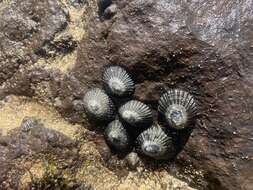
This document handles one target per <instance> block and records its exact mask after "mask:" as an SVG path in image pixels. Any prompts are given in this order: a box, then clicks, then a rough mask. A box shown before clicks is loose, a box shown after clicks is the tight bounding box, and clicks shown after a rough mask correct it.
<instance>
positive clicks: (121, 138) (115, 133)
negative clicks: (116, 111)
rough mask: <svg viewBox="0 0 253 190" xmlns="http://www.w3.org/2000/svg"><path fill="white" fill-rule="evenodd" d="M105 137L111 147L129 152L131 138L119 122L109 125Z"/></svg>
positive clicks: (115, 121)
mask: <svg viewBox="0 0 253 190" xmlns="http://www.w3.org/2000/svg"><path fill="white" fill-rule="evenodd" d="M104 136H105V139H106V142H107V143H108V144H109V146H111V147H113V148H115V149H116V150H118V151H124V150H127V149H128V148H129V146H130V137H129V135H128V133H127V130H126V129H125V128H124V126H123V125H122V123H121V122H120V121H119V120H114V121H112V122H111V123H109V125H108V126H107V128H106V129H105V133H104Z"/></svg>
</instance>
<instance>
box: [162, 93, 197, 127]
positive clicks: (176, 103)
mask: <svg viewBox="0 0 253 190" xmlns="http://www.w3.org/2000/svg"><path fill="white" fill-rule="evenodd" d="M158 110H159V112H160V113H161V114H162V115H163V116H164V117H165V119H166V121H167V123H168V124H169V126H171V127H172V128H175V129H184V128H186V127H188V126H189V124H191V123H192V122H193V121H194V120H195V116H196V113H197V106H196V103H195V100H194V98H193V96H192V95H190V94H189V93H188V92H186V91H183V90H178V89H174V90H169V91H167V92H166V93H165V94H163V95H162V96H161V98H160V100H159V107H158Z"/></svg>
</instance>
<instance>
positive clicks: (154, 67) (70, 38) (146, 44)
mask: <svg viewBox="0 0 253 190" xmlns="http://www.w3.org/2000/svg"><path fill="white" fill-rule="evenodd" d="M113 3H114V4H115V5H117V14H116V15H114V16H113V17H112V18H111V19H110V20H103V19H101V18H99V16H98V9H97V7H96V1H95V0H90V1H72V0H71V1H67V0H66V1H65V0H61V1H60V0H59V1H57V0H43V1H33V0H25V1H22V3H21V1H18V0H13V1H10V2H5V1H4V2H2V1H0V5H1V8H0V18H1V19H0V29H1V30H0V38H1V40H0V45H1V46H0V47H1V51H0V99H4V98H5V97H6V96H8V95H10V94H15V95H25V96H29V97H32V98H33V99H34V100H36V101H39V102H43V103H44V104H47V105H50V106H53V107H55V108H56V110H58V111H59V112H60V113H61V114H62V115H63V116H64V117H65V118H66V119H68V120H69V121H71V122H73V123H79V124H82V125H83V126H84V127H85V128H88V129H92V130H95V131H96V133H97V134H94V132H90V133H82V132H81V131H80V132H79V137H80V139H79V138H78V139H77V140H78V141H81V143H79V144H78V146H76V145H74V147H72V148H73V150H74V149H76V148H77V147H79V148H78V153H79V154H80V155H81V156H80V157H79V159H78V161H80V163H79V164H77V165H76V167H74V170H75V171H74V172H72V173H71V172H70V173H71V174H72V175H75V179H78V180H79V181H88V182H89V183H91V184H92V185H94V186H95V188H97V189H103V188H104V184H106V185H107V186H106V189H115V188H118V186H120V187H119V189H129V188H134V189H175V188H178V187H181V188H183V189H188V188H189V187H186V185H185V184H181V183H180V185H179V186H177V185H175V184H176V182H175V181H174V180H171V176H170V175H169V173H173V174H176V175H178V176H180V177H181V176H182V178H184V179H185V178H186V179H188V180H189V182H191V183H192V184H193V185H194V186H198V187H199V188H200V189H225V190H226V189H229V190H233V189H245V190H248V189H252V186H253V184H252V181H253V178H252V176H253V175H252V174H253V173H252V170H250V168H252V167H253V149H252V147H253V128H252V124H253V119H252V118H253V117H252V116H253V113H252V112H253V102H252V97H253V89H252V86H253V78H252V76H253V63H252V60H253V59H252V58H253V54H252V50H253V39H252V35H251V34H252V29H253V24H252V23H253V9H252V6H253V3H252V2H251V1H247V0H242V1H237V0H230V1H228V0H222V1H219V2H217V1H215V0H208V1H206V0H203V1H202V0H199V1H184V0H183V1H172V0H156V1H155V0H146V1H143V0H130V1H127V0H114V1H113ZM34 5H37V6H34ZM27 10H29V11H27ZM41 15H43V16H41ZM41 17H43V18H44V19H40V18H41ZM69 17H70V18H69ZM13 20H14V21H13ZM10 21H12V22H13V23H15V24H13V25H12V24H10V23H11V22H10ZM6 23H8V24H6ZM66 25H67V26H66ZM81 39H82V40H81ZM107 64H121V65H123V66H125V67H126V68H127V69H128V70H129V71H130V72H131V74H132V75H133V76H134V80H135V81H136V82H137V88H136V89H137V90H136V93H135V98H136V99H139V100H142V101H144V102H145V103H147V104H149V105H150V106H151V107H152V108H153V110H156V109H157V100H158V98H159V97H160V95H161V94H162V93H163V92H164V91H165V90H166V89H168V88H173V87H178V88H183V89H185V90H188V91H190V92H191V93H192V94H193V95H195V96H196V98H197V100H198V103H199V115H198V120H197V125H196V128H195V129H194V130H193V133H192V134H191V136H190V138H189V140H188V141H187V139H188V136H187V135H188V134H186V139H185V138H182V139H181V141H182V147H181V148H183V151H182V152H181V153H180V154H179V155H178V157H177V159H176V161H175V163H176V164H174V163H173V164H170V163H154V162H153V161H145V159H141V160H142V164H143V165H142V167H141V169H140V167H137V172H130V173H129V171H128V170H127V169H126V166H127V163H125V161H124V160H122V159H119V158H117V156H114V155H111V154H110V151H108V147H107V146H106V145H105V142H104V141H103V140H102V138H101V135H99V132H98V131H99V130H97V128H98V126H95V125H92V123H89V122H88V121H87V119H86V117H85V115H84V114H83V106H82V101H81V100H82V97H83V94H84V93H85V91H86V90H87V89H88V88H90V87H92V86H100V85H101V78H100V76H101V74H100V73H101V70H102V68H103V67H104V66H105V65H107ZM1 84H2V85H1ZM13 105H14V106H15V104H13ZM14 115H15V114H14ZM28 116H30V115H28ZM0 119H1V118H0ZM4 121H5V120H4ZM5 122H6V121H5ZM52 126H53V125H52ZM48 127H50V125H49V126H48ZM71 127H72V126H71V125H70V128H71ZM0 128H1V124H0ZM61 130H62V129H61ZM15 131H16V132H15ZM17 131H20V130H19V129H18V130H14V132H11V133H10V134H9V135H8V137H7V138H8V139H17V143H16V142H15V143H12V144H14V145H22V146H23V147H27V143H28V142H27V141H24V143H23V141H21V140H19V139H20V138H19V137H20V135H19V134H20V133H19V132H17ZM39 131H41V132H42V133H43V134H42V140H43V142H44V141H45V139H46V138H43V136H45V135H44V133H46V131H47V130H44V129H41V130H39ZM100 131H101V130H100ZM13 134H14V135H13ZM17 136H18V138H17ZM180 136H181V135H180ZM184 136H185V135H184V134H182V137H184ZM4 138H5V137H0V139H4ZM29 138H35V140H36V142H37V140H38V139H40V140H41V138H38V137H37V136H36V137H33V136H31V137H29ZM186 141H187V143H186V145H185V146H184V144H185V142H186ZM3 142H4V143H3V144H4V145H6V146H4V147H6V148H5V149H4V151H7V152H9V151H11V150H12V148H13V147H12V146H11V145H10V146H9V144H8V143H5V141H3ZM10 142H12V141H10ZM38 142H39V141H38ZM28 144H29V143H28ZM94 144H95V145H96V148H94ZM34 145H36V143H34ZM90 145H93V146H90ZM1 147H2V146H1ZM49 147H50V146H49ZM91 147H92V148H91ZM72 148H70V152H72V151H73V150H72ZM15 150H16V149H15ZM21 150H22V149H21ZM28 150H29V151H31V150H34V147H33V144H32V145H31V147H30V148H29V149H28ZM42 150H45V149H43V147H42ZM46 150H47V149H46ZM49 151H51V152H52V153H53V157H54V158H55V159H56V160H58V159H59V158H58V157H57V156H58V154H57V151H56V152H55V149H54V148H53V149H50V150H49ZM21 152H22V151H21ZM98 152H99V153H98ZM35 154H36V151H35ZM9 155H11V154H9ZM91 155H92V156H91ZM65 156H66V157H65ZM2 158H3V159H5V157H4V156H3V157H1V156H0V160H1V159H2ZM35 158H36V157H35ZM67 158H68V157H67V154H66V155H65V154H64V155H63V160H66V161H67V160H68V159H71V158H73V157H72V156H70V157H69V158H68V159H67ZM8 159H9V158H8ZM32 159H34V158H32ZM10 160H11V159H10ZM63 162H64V163H65V161H63ZM2 163H3V164H2V165H0V167H1V169H2V171H3V172H4V173H5V174H6V173H7V174H8V175H3V176H7V177H6V179H5V182H6V183H7V184H13V183H11V182H9V181H8V180H10V179H13V177H14V178H15V177H16V178H19V177H20V176H21V175H16V176H15V175H10V174H13V173H15V171H19V170H17V168H15V167H14V169H13V167H12V165H11V164H10V163H9V162H5V161H3V162H2ZM15 163H16V162H15ZM71 163H76V162H72V161H71ZM21 166H22V165H21ZM34 167H35V168H36V167H37V166H34ZM21 170H22V168H21ZM76 170H78V171H76ZM60 171H61V172H62V170H60ZM64 171H65V170H64ZM67 171H68V172H69V171H72V169H71V168H68V169H67ZM17 173H18V172H17ZM53 173H54V172H53ZM73 173H74V174H73ZM112 173H113V174H112ZM93 174H94V175H93ZM12 176H13V177H12ZM50 176H51V175H50ZM53 176H55V173H54V175H53ZM60 176H61V175H60ZM94 176H98V177H99V178H98V179H99V180H97V178H96V179H94ZM126 176H127V177H126ZM39 179H40V180H39V182H38V183H35V184H40V185H41V184H42V185H43V184H44V183H43V182H44V179H48V180H49V181H50V180H51V179H54V177H53V178H52V177H49V178H48V176H46V177H45V178H43V179H42V180H41V177H39ZM123 179H124V180H123ZM147 179H150V180H147ZM122 180H123V181H124V183H122ZM14 181H16V180H14ZM17 181H18V180H17ZM21 181H22V180H21ZM111 181H113V182H111ZM67 182H69V181H68V180H67ZM108 182H109V183H108ZM171 183H173V184H171ZM144 184H145V185H144ZM14 185H15V184H14ZM37 187H38V186H37ZM39 187H41V186H39Z"/></svg>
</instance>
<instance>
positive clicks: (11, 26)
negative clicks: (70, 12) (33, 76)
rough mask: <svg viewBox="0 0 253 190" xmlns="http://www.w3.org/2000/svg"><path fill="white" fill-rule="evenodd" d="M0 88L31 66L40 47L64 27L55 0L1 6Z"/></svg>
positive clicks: (63, 14)
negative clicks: (20, 69)
mask: <svg viewBox="0 0 253 190" xmlns="http://www.w3.org/2000/svg"><path fill="white" fill-rule="evenodd" d="M0 6H1V9H0V17H1V19H0V84H1V83H2V82H3V81H5V80H7V79H9V78H11V77H12V76H13V75H14V73H15V72H16V71H17V70H18V69H19V68H20V67H21V66H22V65H27V64H31V63H34V62H35V60H36V58H37V56H36V55H37V54H41V53H44V52H43V51H42V49H41V48H42V47H43V46H44V45H46V44H47V43H48V42H49V41H50V40H52V38H53V37H54V35H55V34H56V33H57V32H59V31H60V30H62V29H63V28H64V27H65V26H66V24H67V19H68V16H67V13H66V12H65V11H64V9H62V7H61V6H60V5H59V2H57V1H56V0H43V1H36V0H27V1H22V0H13V1H10V2H8V1H7V2H5V1H4V2H0Z"/></svg>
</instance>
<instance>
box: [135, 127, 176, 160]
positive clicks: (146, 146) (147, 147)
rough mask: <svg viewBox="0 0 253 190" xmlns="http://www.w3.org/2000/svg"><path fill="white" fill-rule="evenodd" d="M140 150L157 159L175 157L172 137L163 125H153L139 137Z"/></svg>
mask: <svg viewBox="0 0 253 190" xmlns="http://www.w3.org/2000/svg"><path fill="white" fill-rule="evenodd" d="M136 142H137V147H138V151H139V152H141V153H142V154H144V155H146V156H149V157H151V158H154V159H157V160H164V159H169V158H173V156H175V152H176V151H175V150H176V149H175V147H174V145H173V141H172V138H171V137H169V136H168V135H167V134H166V133H165V132H164V131H163V130H162V128H161V127H158V126H152V127H151V128H148V129H147V130H145V131H143V132H142V133H141V134H140V135H139V136H138V137H137V140H136Z"/></svg>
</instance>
